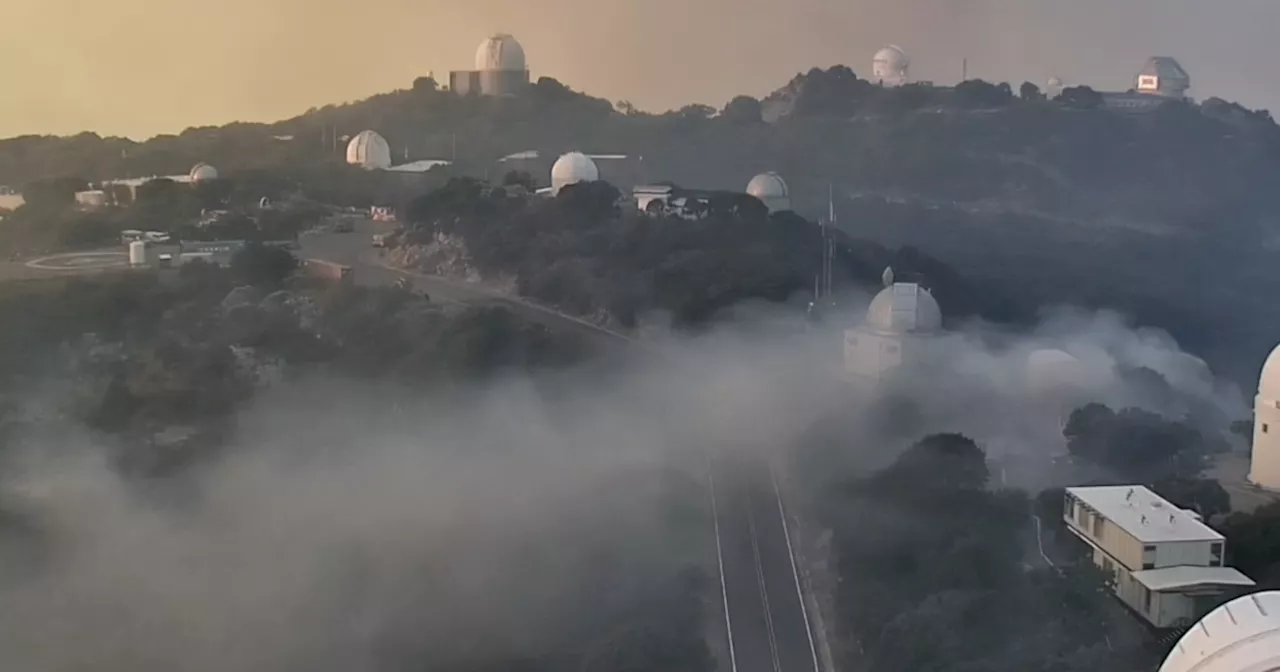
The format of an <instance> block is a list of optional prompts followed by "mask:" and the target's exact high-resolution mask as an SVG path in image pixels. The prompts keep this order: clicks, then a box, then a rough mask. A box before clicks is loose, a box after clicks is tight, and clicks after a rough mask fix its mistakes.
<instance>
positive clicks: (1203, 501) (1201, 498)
mask: <svg viewBox="0 0 1280 672" xmlns="http://www.w3.org/2000/svg"><path fill="white" fill-rule="evenodd" d="M1151 489H1152V490H1154V491H1155V493H1156V494H1157V495H1160V496H1161V497H1164V498H1165V499H1167V500H1169V501H1170V502H1172V503H1173V504H1174V505H1176V506H1178V507H1180V508H1183V509H1190V510H1192V511H1195V512H1196V513H1199V514H1200V516H1201V517H1203V518H1204V519H1205V520H1209V519H1210V518H1213V517H1214V516H1219V515H1224V514H1227V513H1230V512H1231V496H1230V495H1229V494H1227V491H1226V489H1224V488H1223V487H1222V484H1221V483H1219V482H1218V481H1216V480H1213V479H1210V478H1189V477H1185V476H1170V477H1168V478H1163V479H1160V480H1158V481H1156V482H1154V483H1152V484H1151Z"/></svg>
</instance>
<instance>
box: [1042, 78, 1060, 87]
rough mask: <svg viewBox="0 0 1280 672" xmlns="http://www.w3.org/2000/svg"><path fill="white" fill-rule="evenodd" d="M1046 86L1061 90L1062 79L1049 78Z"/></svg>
mask: <svg viewBox="0 0 1280 672" xmlns="http://www.w3.org/2000/svg"><path fill="white" fill-rule="evenodd" d="M1046 86H1048V87H1049V88H1051V89H1061V88H1062V87H1063V83H1062V78H1061V77H1050V78H1049V81H1048V83H1047V84H1046Z"/></svg>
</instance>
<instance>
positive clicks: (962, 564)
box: [820, 434, 1155, 672]
mask: <svg viewBox="0 0 1280 672" xmlns="http://www.w3.org/2000/svg"><path fill="white" fill-rule="evenodd" d="M989 481H990V472H989V470H988V466H987V463H986V459H985V456H984V455H983V452H982V450H981V449H980V448H979V447H978V446H976V445H975V444H974V443H973V441H972V440H970V439H968V438H967V437H964V436H961V435H957V434H940V435H933V436H928V437H925V438H923V439H921V440H920V441H918V442H916V443H915V444H914V445H912V446H911V447H910V448H908V449H907V450H906V451H905V452H903V453H902V455H901V456H900V457H899V458H898V459H897V461H895V462H894V463H893V464H891V465H889V466H888V467H886V468H884V469H883V470H881V471H879V472H878V473H875V474H874V475H872V476H871V477H869V478H865V479H860V480H852V481H844V482H842V483H839V484H838V485H837V486H835V487H834V488H833V490H831V491H830V492H828V493H826V494H825V495H823V496H822V497H821V499H820V502H821V504H820V506H821V507H822V510H823V511H824V514H823V518H824V521H823V522H824V523H825V524H826V525H828V526H829V529H831V530H832V532H833V537H832V541H831V548H832V551H833V553H834V555H835V567H836V569H837V571H838V573H839V576H841V577H843V580H841V581H840V582H839V584H838V587H837V592H836V596H835V600H836V601H835V611H836V614H837V617H838V619H839V622H840V630H839V631H838V641H837V646H838V649H839V651H840V653H841V655H842V657H844V658H845V660H844V661H843V664H845V665H848V666H852V667H856V668H859V669H868V670H904V669H911V670H970V669H971V670H1054V671H1059V670H1060V671H1064V672H1065V671H1071V670H1080V671H1084V670H1094V671H1099V670H1111V669H1114V670H1123V669H1134V668H1133V666H1134V665H1137V664H1143V663H1145V664H1150V662H1151V661H1152V660H1153V659H1155V655H1154V653H1153V652H1152V651H1148V650H1145V649H1141V648H1139V649H1131V650H1123V651H1119V652H1115V651H1111V650H1109V648H1108V645H1107V643H1106V638H1107V636H1108V635H1110V634H1111V633H1112V632H1113V630H1114V628H1116V627H1117V624H1123V619H1126V618H1128V616H1127V615H1126V614H1124V613H1123V612H1121V611H1119V610H1118V609H1115V608H1114V607H1113V605H1112V604H1111V603H1110V602H1109V600H1110V599H1112V598H1110V596H1109V595H1107V593H1106V591H1105V588H1104V582H1103V580H1102V577H1100V576H1099V575H1098V573H1097V572H1095V571H1093V569H1092V567H1091V566H1089V565H1087V564H1083V563H1082V564H1079V565H1073V566H1070V567H1068V568H1067V569H1066V570H1065V571H1063V572H1059V571H1057V570H1055V569H1054V568H1052V567H1049V566H1048V565H1046V564H1044V563H1043V562H1041V561H1040V558H1039V557H1038V555H1037V554H1036V550H1035V549H1036V546H1035V539H1034V534H1035V532H1034V528H1033V526H1032V524H1031V523H1032V520H1031V518H1030V516H1029V515H1028V510H1029V508H1028V507H1029V504H1028V501H1027V497H1026V495H1025V494H1024V493H1021V492H1018V491H1008V490H999V489H993V488H991V485H990V483H989ZM854 577H856V580H854Z"/></svg>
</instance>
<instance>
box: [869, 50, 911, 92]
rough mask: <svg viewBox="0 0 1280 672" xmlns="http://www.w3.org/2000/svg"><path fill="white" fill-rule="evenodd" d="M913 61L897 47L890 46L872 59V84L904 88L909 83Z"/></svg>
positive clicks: (878, 52)
mask: <svg viewBox="0 0 1280 672" xmlns="http://www.w3.org/2000/svg"><path fill="white" fill-rule="evenodd" d="M910 66H911V59H909V58H907V52H905V51H903V50H902V48H901V47H899V46H897V45H893V44H891V45H889V46H887V47H885V48H883V49H881V50H880V51H877V52H876V55H875V57H874V58H872V59H871V82H872V83H873V84H883V85H885V86H902V85H903V84H906V83H907V70H908V68H909V67H910Z"/></svg>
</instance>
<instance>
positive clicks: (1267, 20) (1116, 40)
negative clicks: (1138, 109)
mask: <svg viewBox="0 0 1280 672" xmlns="http://www.w3.org/2000/svg"><path fill="white" fill-rule="evenodd" d="M192 12H197V13H201V20H200V21H194V22H193V21H191V20H190V16H191V13H192ZM10 16H11V20H8V21H6V22H4V24H2V25H0V37H3V38H4V39H0V55H5V54H6V52H5V51H4V50H6V49H10V50H12V51H11V53H10V54H9V55H10V56H11V57H8V58H0V77H2V78H3V79H4V81H5V82H6V94H7V95H8V98H9V101H8V102H9V104H7V105H6V106H4V108H3V109H0V136H8V135H14V134H19V133H34V132H58V133H75V132H78V131H81V130H84V129H90V130H95V131H98V132H101V133H108V134H127V135H130V136H132V137H146V136H149V135H153V134H155V133H160V132H175V131H179V130H181V129H183V128H186V127H189V126H197V125H206V124H224V123H227V122H229V121H232V120H251V121H269V120H275V119H280V118H285V117H290V116H293V115H295V114H298V113H300V112H302V111H303V110H305V109H307V108H309V107H312V106H321V105H325V104H329V103H334V102H339V101H345V100H354V99H357V98H363V97H366V96H369V95H372V94H375V93H381V92H384V91H388V90H391V89H395V88H401V87H406V86H408V85H409V83H410V82H411V81H412V80H413V78H414V77H417V76H419V75H423V74H426V73H427V72H429V71H434V72H435V73H436V75H437V76H438V77H441V78H443V77H444V73H445V72H446V71H448V70H450V69H465V68H469V67H471V62H472V56H473V54H474V53H475V48H476V45H477V44H478V43H479V42H480V40H481V39H483V38H484V37H485V36H486V35H488V34H490V33H493V32H495V31H499V30H501V31H506V32H511V33H514V34H515V35H516V36H518V37H519V38H520V40H521V41H522V42H523V43H524V46H525V49H526V51H527V52H528V55H529V62H530V66H531V68H532V69H533V73H534V75H535V76H543V75H546V76H552V77H556V78H558V79H560V80H562V81H564V82H565V83H567V84H569V85H571V86H573V87H575V88H579V89H583V90H586V91H587V92H589V93H591V94H593V95H597V96H602V97H605V98H608V99H610V100H615V101H616V100H630V101H632V102H633V103H635V104H637V105H639V106H640V107H642V108H645V109H655V110H663V109H668V108H674V107H679V106H681V105H684V104H686V103H690V102H702V103H708V104H712V105H717V106H718V105H721V104H723V103H724V102H725V101H727V100H728V99H729V98H730V97H732V96H733V95H736V94H742V93H745V94H751V95H756V96H761V95H765V94H767V93H769V92H770V91H772V90H773V89H775V88H777V87H778V86H781V85H782V84H784V83H785V82H786V81H787V80H788V79H790V77H791V76H792V75H794V74H795V73H796V72H799V71H804V70H808V69H809V68H811V67H815V66H821V67H826V66H829V65H833V64H836V63H843V64H846V65H849V66H850V67H852V68H853V69H854V70H855V71H856V72H858V73H860V74H863V75H865V74H866V72H867V70H868V69H869V68H870V59H871V55H872V53H873V52H874V51H875V50H876V49H877V48H879V47H880V46H882V45H884V44H887V43H896V44H899V45H901V46H902V47H904V48H905V49H906V50H907V51H908V52H909V53H910V54H911V56H912V59H913V65H912V72H913V74H914V76H915V77H916V78H918V79H926V80H933V81H936V82H938V83H953V82H955V81H956V80H958V79H959V77H960V75H961V61H962V60H963V59H964V58H968V59H969V74H970V76H974V77H982V78H984V79H989V80H993V81H1008V82H1011V83H1012V84H1014V86H1015V88H1016V86H1017V85H1018V84H1019V83H1020V82H1022V81H1024V80H1026V81H1032V82H1037V83H1043V82H1044V81H1045V80H1047V79H1048V78H1049V77H1050V76H1052V75H1058V76H1061V77H1063V78H1065V79H1066V80H1067V81H1068V82H1069V83H1071V82H1074V83H1088V84H1090V85H1092V86H1094V87H1095V88H1100V89H1123V88H1125V87H1128V86H1130V85H1131V84H1132V80H1131V78H1132V76H1133V74H1134V72H1135V71H1136V69H1137V68H1139V67H1141V65H1142V63H1143V61H1144V60H1145V59H1146V58H1147V57H1148V56H1152V55H1171V56H1175V57H1176V58H1178V59H1179V61H1180V62H1181V63H1182V64H1183V65H1184V66H1185V67H1186V68H1187V70H1188V71H1189V72H1190V74H1191V76H1192V79H1193V89H1192V94H1193V95H1194V96H1196V97H1197V98H1207V97H1209V96H1220V97H1224V98H1227V99H1235V100H1239V101H1241V102H1243V103H1244V104H1246V105H1249V106H1260V107H1272V108H1274V107H1280V90H1278V89H1277V87H1276V85H1275V83H1274V77H1272V76H1271V72H1270V66H1271V64H1272V63H1274V62H1276V61H1277V60H1278V59H1277V56H1280V53H1278V52H1277V47H1276V46H1274V40H1273V39H1271V30H1272V27H1273V26H1275V25H1280V5H1277V4H1276V3H1274V2H1270V1H1269V0H1217V1H1215V2H1207V1H1204V0H1072V1H1070V2H1067V1H1065V0H794V1H792V2H787V3H778V2H772V1H770V2H766V1H765V0H700V1H699V2H695V3H688V2H678V1H677V0H645V1H643V2H641V1H640V0H612V1H610V2H598V1H597V0H544V1H542V2H538V3H529V2H517V1H515V0H477V1H475V2H468V3H459V2H457V1H456V0H415V1H414V2H408V1H406V0H367V1H366V2H360V3H351V2H346V1H345V0H308V1H307V2H301V1H300V0H276V1H275V2H262V1H261V0H226V1H225V2H224V3H223V4H221V5H219V11H218V12H209V11H207V8H206V7H205V6H204V5H196V4H193V3H190V2H177V1H175V2H173V3H169V4H164V3H162V4H159V5H157V4H156V3H155V2H152V1H151V0H119V1H118V2H115V3H111V4H109V5H102V6H96V5H84V4H83V3H72V2H66V1H65V0H58V1H54V0H18V7H17V9H16V14H11V15H10ZM6 31H7V32H6ZM193 45H195V47H194V48H193Z"/></svg>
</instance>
